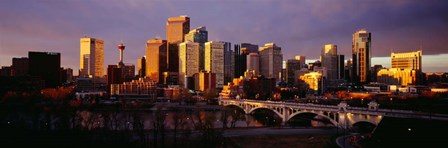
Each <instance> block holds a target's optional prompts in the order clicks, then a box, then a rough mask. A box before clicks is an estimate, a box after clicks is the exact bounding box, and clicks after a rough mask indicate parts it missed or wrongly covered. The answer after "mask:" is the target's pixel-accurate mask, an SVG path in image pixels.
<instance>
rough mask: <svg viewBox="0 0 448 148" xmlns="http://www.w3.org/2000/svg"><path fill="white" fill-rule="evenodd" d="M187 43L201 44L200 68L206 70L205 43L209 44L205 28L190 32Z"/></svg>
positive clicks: (186, 39)
mask: <svg viewBox="0 0 448 148" xmlns="http://www.w3.org/2000/svg"><path fill="white" fill-rule="evenodd" d="M185 42H195V43H199V67H200V68H201V70H204V67H205V61H204V59H205V49H204V48H205V47H204V44H205V42H208V31H207V30H206V28H205V26H201V27H198V28H196V29H192V30H190V32H188V33H187V34H186V35H185Z"/></svg>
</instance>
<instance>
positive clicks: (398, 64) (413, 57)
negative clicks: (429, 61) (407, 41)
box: [390, 50, 422, 71]
mask: <svg viewBox="0 0 448 148" xmlns="http://www.w3.org/2000/svg"><path fill="white" fill-rule="evenodd" d="M390 59H391V67H392V68H399V69H413V70H417V71H421V69H422V51H421V50H419V51H414V52H401V53H395V52H392V53H391V54H390Z"/></svg>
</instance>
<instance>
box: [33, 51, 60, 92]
mask: <svg viewBox="0 0 448 148" xmlns="http://www.w3.org/2000/svg"><path fill="white" fill-rule="evenodd" d="M28 58H29V74H30V75H31V76H37V77H40V78H41V79H42V80H44V81H45V87H51V88H54V87H57V86H59V85H61V71H60V68H61V54H60V53H57V52H36V51H30V52H28Z"/></svg>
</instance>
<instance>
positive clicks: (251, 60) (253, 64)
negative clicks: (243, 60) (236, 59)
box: [246, 52, 260, 75]
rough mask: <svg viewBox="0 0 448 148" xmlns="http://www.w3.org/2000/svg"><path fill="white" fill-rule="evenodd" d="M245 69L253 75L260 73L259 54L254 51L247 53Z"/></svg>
mask: <svg viewBox="0 0 448 148" xmlns="http://www.w3.org/2000/svg"><path fill="white" fill-rule="evenodd" d="M246 67H247V70H249V71H251V72H253V73H254V75H258V74H259V73H260V55H258V53H256V52H252V53H249V54H248V55H247V64H246Z"/></svg>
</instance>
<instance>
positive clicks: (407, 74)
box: [377, 68, 417, 86]
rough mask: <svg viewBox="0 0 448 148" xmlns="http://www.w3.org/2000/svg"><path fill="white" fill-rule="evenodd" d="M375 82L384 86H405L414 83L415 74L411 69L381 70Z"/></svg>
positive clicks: (415, 79)
mask: <svg viewBox="0 0 448 148" xmlns="http://www.w3.org/2000/svg"><path fill="white" fill-rule="evenodd" d="M377 80H378V82H380V83H384V84H390V85H403V86H406V85H410V84H415V83H416V81H417V72H416V70H413V69H399V68H391V69H381V70H380V71H378V73H377Z"/></svg>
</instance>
